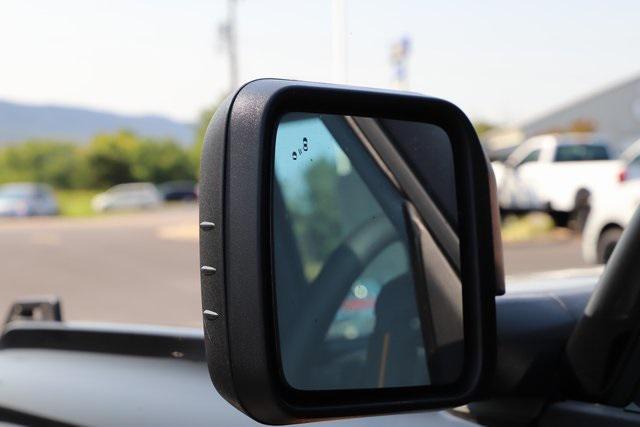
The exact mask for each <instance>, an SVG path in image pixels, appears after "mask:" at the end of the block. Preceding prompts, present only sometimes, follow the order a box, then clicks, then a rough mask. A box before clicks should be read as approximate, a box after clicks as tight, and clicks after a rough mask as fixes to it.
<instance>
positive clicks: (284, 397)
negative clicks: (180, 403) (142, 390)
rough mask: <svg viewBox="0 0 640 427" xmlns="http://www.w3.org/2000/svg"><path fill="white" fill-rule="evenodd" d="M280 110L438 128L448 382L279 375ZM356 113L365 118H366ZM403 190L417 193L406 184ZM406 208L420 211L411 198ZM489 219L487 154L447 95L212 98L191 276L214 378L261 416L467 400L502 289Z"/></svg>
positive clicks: (497, 243)
mask: <svg viewBox="0 0 640 427" xmlns="http://www.w3.org/2000/svg"><path fill="white" fill-rule="evenodd" d="M287 113H314V114H316V113H318V114H329V115H344V116H348V117H353V116H355V117H360V118H372V117H374V118H375V117H382V118H385V119H391V120H399V121H415V122H427V123H430V124H433V125H436V126H438V127H439V128H441V129H442V130H444V132H445V133H446V135H447V136H448V138H449V140H450V141H451V146H452V153H453V161H454V165H455V187H456V188H455V190H456V191H457V196H456V197H457V205H456V206H457V215H458V222H457V233H458V238H459V251H460V259H461V261H460V264H461V265H459V271H458V274H459V278H460V281H461V283H462V285H463V286H462V291H461V293H462V300H463V301H462V302H463V315H464V317H463V327H464V345H463V348H464V365H463V366H462V370H461V374H460V375H459V377H458V378H457V379H456V381H455V382H452V383H447V384H442V385H438V384H435V385H413V386H407V387H387V388H381V387H378V388H375V387H372V388H366V389H363V388H357V389H341V390H321V389H319V390H308V389H304V390H303V389H299V388H295V387H292V386H291V385H290V384H289V383H288V382H287V379H286V378H285V373H284V372H283V366H282V358H281V353H282V351H283V348H282V341H279V329H278V315H277V304H278V301H279V300H278V299H277V298H276V290H275V285H274V252H273V251H274V249H273V223H272V216H273V215H274V212H273V207H272V200H273V194H272V193H273V191H274V190H273V186H272V183H273V176H274V166H273V164H274V152H275V150H274V146H275V138H276V131H277V128H278V124H279V122H280V120H281V118H282V117H283V116H284V115H285V114H287ZM361 121H362V123H361V124H360V125H361V127H362V129H364V128H365V127H366V123H365V122H366V120H364V119H363V120H361ZM354 123H355V125H358V123H359V122H358V120H355V121H354ZM355 125H354V126H355ZM364 130H366V129H364ZM369 148H370V147H369ZM375 150H376V147H374V148H373V151H375ZM378 151H379V150H378ZM301 153H302V152H301ZM377 155H379V157H380V158H381V159H382V160H380V159H377V160H379V161H380V162H382V163H381V164H386V167H387V168H388V169H389V170H387V171H386V172H387V173H391V174H393V173H394V172H395V169H396V166H394V164H393V162H391V163H389V162H387V160H388V159H389V158H388V156H387V154H385V153H383V152H381V151H380V152H379V153H377V154H376V155H375V156H377ZM375 156H373V157H375ZM400 160H401V159H400ZM414 164H416V163H415V162H414ZM417 164H418V165H419V164H420V162H418V163H417ZM418 167H420V166H418ZM398 168H400V166H398ZM381 169H382V166H381ZM414 185H415V182H414ZM419 190H420V188H418V189H416V191H418V192H419ZM402 194H403V197H406V199H407V200H408V202H415V203H416V204H419V203H418V202H417V201H416V200H413V197H412V195H411V194H413V193H412V192H411V191H404V192H403V193H402ZM405 212H409V213H407V215H409V216H411V215H410V214H413V215H414V216H416V215H417V217H419V216H420V213H418V214H416V213H415V212H416V211H415V210H412V209H411V208H410V209H405ZM412 218H413V217H412ZM409 222H410V221H409ZM499 227H500V222H499V214H498V208H497V202H496V193H495V182H494V178H493V175H492V172H491V168H490V165H489V162H488V160H487V158H486V156H485V154H484V152H483V150H482V147H481V145H480V142H479V140H478V138H477V135H476V134H475V131H474V130H473V127H472V125H471V123H470V122H469V120H468V119H467V117H466V116H465V115H464V113H463V112H462V111H461V110H460V109H458V108H457V107H456V106H454V105H453V104H451V103H449V102H447V101H443V100H440V99H435V98H429V97H425V96H421V95H417V94H413V93H403V92H393V91H383V90H371V89H363V88H355V87H348V86H337V85H329V84H317V83H307V82H298V81H288V80H275V79H264V80H257V81H253V82H250V83H247V84H246V85H244V86H243V87H241V88H240V89H239V90H238V91H237V92H235V93H234V94H232V95H231V96H229V97H228V98H227V99H226V100H225V101H224V103H223V104H222V105H221V106H220V107H219V108H218V111H217V112H216V114H215V116H214V117H213V119H212V122H211V124H210V125H209V129H208V130H207V134H206V139H205V144H204V147H203V151H202V157H201V179H200V261H201V288H202V304H203V318H204V332H205V348H206V356H207V362H208V366H209V372H210V375H211V378H212V381H213V384H214V385H215V387H216V389H217V390H218V392H219V393H220V394H221V395H222V396H223V397H224V398H225V399H226V400H227V401H229V402H230V403H231V404H232V405H234V406H235V407H236V408H237V409H239V410H240V411H242V412H244V413H245V414H247V415H248V416H250V417H251V418H253V419H255V420H258V421H260V422H262V423H267V424H288V423H295V422H302V421H309V420H317V419H327V418H335V417H348V416H364V415H374V414H385V413H393V412H401V411H412V410H419V409H437V408H446V407H452V406H456V405H461V404H465V403H467V402H469V401H471V400H473V399H474V398H475V397H477V396H478V395H479V394H480V393H481V392H482V389H483V387H484V386H485V384H486V382H487V380H488V378H489V377H490V376H491V374H492V370H493V365H494V362H495V351H496V344H495V334H496V332H495V327H496V326H495V296H496V295H499V294H501V293H503V292H504V273H503V268H502V248H501V240H500V229H499ZM427 228H428V227H427ZM431 231H433V230H431ZM435 231H436V232H437V230H435ZM409 234H410V236H411V238H412V239H413V240H415V236H414V235H412V232H409ZM423 255H424V254H423ZM415 270H419V268H417V267H415V268H414V271H415ZM423 273H424V272H422V273H421V277H422V276H424V274H423ZM416 274H417V273H416Z"/></svg>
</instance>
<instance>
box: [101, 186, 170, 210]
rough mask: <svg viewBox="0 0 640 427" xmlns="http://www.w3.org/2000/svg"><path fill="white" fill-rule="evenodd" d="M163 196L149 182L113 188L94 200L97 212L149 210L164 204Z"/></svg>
mask: <svg viewBox="0 0 640 427" xmlns="http://www.w3.org/2000/svg"><path fill="white" fill-rule="evenodd" d="M162 201H163V198H162V194H160V192H159V191H158V189H157V188H156V186H155V185H153V184H151V183H149V182H132V183H127V184H119V185H116V186H114V187H111V188H110V189H108V190H107V191H105V192H104V193H100V194H98V195H97V196H95V197H94V198H93V200H92V201H91V206H92V207H93V209H94V210H95V211H96V212H105V211H112V210H128V209H149V208H155V207H158V206H160V205H161V204H162Z"/></svg>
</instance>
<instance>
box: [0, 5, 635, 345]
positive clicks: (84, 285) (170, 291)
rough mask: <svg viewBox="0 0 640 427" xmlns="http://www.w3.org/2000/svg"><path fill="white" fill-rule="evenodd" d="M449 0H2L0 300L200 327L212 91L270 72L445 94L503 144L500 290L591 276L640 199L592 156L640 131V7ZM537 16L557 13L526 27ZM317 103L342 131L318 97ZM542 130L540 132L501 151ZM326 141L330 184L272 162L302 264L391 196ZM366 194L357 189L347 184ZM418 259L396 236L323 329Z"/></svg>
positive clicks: (342, 320) (356, 325)
mask: <svg viewBox="0 0 640 427" xmlns="http://www.w3.org/2000/svg"><path fill="white" fill-rule="evenodd" d="M455 3H456V6H454V5H453V4H452V2H442V3H436V2H428V3H427V2H422V1H418V0H407V1H403V2H392V3H389V2H380V1H370V0H347V1H329V0H326V1H317V2H305V3H304V6H302V5H301V3H300V2H294V1H292V0H277V1H273V2H263V1H257V0H245V1H222V0H217V1H209V2H203V1H195V0H185V1H177V0H168V1H162V2H155V1H149V0H142V1H137V2H102V1H95V0H86V1H82V2H78V1H68V0H61V1H55V2H51V1H45V0H34V1H30V2H25V1H20V0H5V1H3V3H2V11H1V12H0V52H2V66H1V67H0V75H1V78H0V185H3V186H2V187H0V200H1V201H2V203H1V204H0V281H1V285H0V319H4V318H5V316H6V313H7V312H8V310H9V307H10V306H11V304H12V303H13V302H15V301H19V300H20V299H22V298H31V297H36V296H42V295H53V296H57V297H59V298H60V300H61V301H62V307H63V316H64V318H65V319H67V320H72V321H98V322H116V323H144V324H157V325H171V326H187V327H194V328H200V329H201V328H202V305H201V291H200V271H199V253H198V232H199V231H198V219H199V217H198V206H197V203H198V202H197V200H198V196H199V194H198V191H199V185H198V183H199V179H200V170H199V169H200V164H199V161H200V152H201V149H202V146H203V141H204V136H205V133H206V130H207V126H208V125H209V122H210V120H211V118H212V116H213V114H214V113H215V111H216V110H217V107H218V106H219V105H220V103H221V102H222V101H223V100H224V99H225V97H227V96H228V95H229V94H231V93H233V92H234V91H235V90H236V89H237V88H238V87H240V86H241V85H242V84H243V83H244V82H247V81H250V80H254V79H257V78H262V77H279V78H289V79H297V80H310V81H321V82H330V83H338V84H350V85H358V86H366V87H375V88H383V89H392V90H405V91H410V92H417V93H423V94H430V95H433V96H435V97H438V98H443V99H447V100H450V101H452V102H453V103H455V104H456V105H457V106H459V107H460V108H461V109H462V110H463V111H464V112H465V114H466V115H467V116H468V117H469V119H470V121H471V122H472V124H473V126H474V128H475V130H476V131H477V133H478V136H479V139H480V140H481V142H482V144H483V147H484V149H485V151H486V153H487V154H488V155H489V156H490V158H491V159H492V160H494V161H493V163H492V167H493V168H494V169H493V171H494V174H495V177H496V188H497V199H498V201H499V205H500V211H501V215H502V219H501V224H500V225H501V230H502V238H503V242H504V261H505V263H504V264H505V269H506V274H507V286H508V289H516V288H517V287H518V286H519V285H518V283H521V279H523V278H524V277H530V276H531V275H537V274H548V275H551V276H552V277H554V278H555V279H556V280H560V279H558V277H563V278H564V277H574V276H576V275H583V274H586V275H589V277H597V275H598V274H599V270H598V267H597V266H599V265H601V264H602V263H604V262H606V261H607V260H608V258H609V257H610V256H611V253H612V252H613V248H614V247H615V244H616V243H617V241H618V239H619V236H620V234H621V232H622V230H623V229H624V228H625V227H626V226H627V224H628V221H629V219H630V217H631V215H632V213H633V211H634V210H635V208H636V204H637V201H639V200H640V191H638V190H637V189H636V187H640V185H638V183H640V167H638V165H637V164H635V163H637V162H634V164H625V163H623V162H622V161H621V162H617V161H612V162H591V161H592V160H598V161H599V160H607V159H610V155H609V153H618V152H622V151H623V150H625V149H627V148H629V147H630V146H631V145H633V144H632V142H633V141H636V140H638V139H639V138H640V108H639V104H638V94H639V93H640V92H639V88H640V77H638V72H640V68H639V67H638V66H637V65H634V62H633V60H632V59H633V58H635V57H637V52H636V51H637V48H636V45H637V43H635V42H636V41H639V39H638V37H637V34H640V32H639V31H638V30H636V28H637V17H638V12H640V6H638V5H636V4H631V3H629V4H626V5H625V7H610V8H605V7H602V6H601V5H600V6H599V5H598V4H596V3H593V4H592V3H584V2H581V3H577V2H575V4H574V3H571V5H568V6H566V7H562V8H560V7H557V5H556V3H555V2H551V1H549V0H545V1H543V4H542V5H540V4H538V3H537V2H536V4H535V5H532V4H529V5H525V4H522V5H519V8H520V9H523V10H519V11H518V12H519V13H512V12H513V11H510V10H509V8H505V7H504V6H505V3H504V2H482V3H479V2H473V1H468V0H465V1H462V2H455ZM634 12H636V13H634ZM531 23H536V26H537V27H540V28H544V31H543V32H540V31H527V30H525V29H528V28H531ZM603 25H604V27H603ZM594 28H598V29H601V31H597V32H594V31H593V29H594ZM577 47H580V48H577ZM612 47H614V48H615V49H613V50H612ZM612 52H614V53H616V54H615V55H614V54H612ZM594 64H596V65H598V66H594ZM599 65H602V66H599ZM470 70H473V71H472V72H471V71H470ZM303 111H307V110H303ZM312 124H313V126H311V125H309V126H310V128H311V129H313V130H314V131H316V132H317V133H318V134H319V135H322V137H323V138H324V137H325V136H326V135H327V134H328V133H330V132H329V130H327V129H330V126H328V125H327V123H326V118H325V121H322V120H321V119H320V118H315V119H313V123H312ZM290 125H291V126H294V125H293V124H290ZM380 125H381V127H382V129H383V131H384V132H385V133H386V134H387V135H389V136H391V137H393V136H398V137H400V136H401V138H399V139H401V140H403V141H407V144H406V146H402V147H398V150H399V151H400V152H401V153H402V154H403V156H405V157H406V158H407V159H408V163H410V165H411V166H415V165H420V166H424V167H423V169H424V170H427V169H428V170H429V171H434V173H433V174H430V175H429V176H428V177H424V180H425V182H426V183H427V184H426V185H427V186H429V187H433V188H429V190H430V191H432V193H433V200H434V203H435V205H436V206H437V207H438V208H439V209H440V210H441V211H442V213H443V216H444V218H445V220H446V222H447V224H448V225H450V226H451V227H458V226H460V224H458V223H457V212H458V211H457V210H458V206H457V204H456V201H455V200H448V199H447V197H446V196H447V195H450V192H449V191H448V190H449V188H450V187H451V186H452V184H451V182H453V177H452V176H450V175H448V174H447V172H446V171H444V170H443V169H442V166H443V163H444V162H442V161H441V159H442V158H443V157H442V156H443V155H444V154H443V153H440V154H438V155H437V156H431V155H429V153H426V152H424V151H421V150H420V149H419V147H417V146H416V145H415V144H413V143H412V141H413V139H412V138H413V137H415V138H418V139H419V138H420V132H421V130H419V129H415V131H414V130H409V129H410V128H409V127H406V126H404V125H403V126H402V127H399V126H396V125H395V124H394V121H393V120H385V121H383V122H381V123H380ZM422 131H424V130H422ZM282 132H288V131H287V128H286V127H285V128H283V131H282ZM400 133H402V135H400ZM404 133H407V134H404ZM575 135H587V137H585V138H584V139H581V138H580V137H575ZM595 135H597V136H595ZM600 135H602V136H603V137H602V139H600ZM532 138H534V139H537V138H541V139H540V141H543V142H541V143H540V145H536V146H535V147H536V148H540V149H539V150H538V149H536V150H535V151H532V152H528V153H527V154H528V156H526V158H525V156H524V155H523V157H522V158H518V160H522V162H520V163H515V162H514V164H505V163H504V162H505V161H506V159H507V156H508V154H510V153H512V152H514V150H517V148H518V147H521V146H522V144H523V142H524V141H527V140H530V139H532ZM554 138H555V139H554ZM547 140H553V144H549V146H553V147H555V145H556V143H557V142H560V145H559V146H558V148H557V151H556V150H553V149H549V150H547V149H546V148H547V147H548V146H547V145H545V144H546V142H544V141H547ZM572 141H578V142H576V143H570V142H572ZM452 142H456V141H455V138H454V137H453V136H452ZM604 142H606V144H605V143H604ZM638 144H640V143H637V144H636V145H635V149H634V148H632V149H631V151H629V152H634V153H637V152H640V151H638V150H640V148H639V147H640V146H639V145H638ZM453 145H454V147H455V146H456V144H453ZM542 147H545V148H544V149H542ZM634 150H635V151H634ZM346 154H349V153H346ZM447 155H450V154H447ZM347 157H348V156H347ZM322 159H323V161H322V162H318V165H317V166H316V167H317V170H320V169H321V168H322V167H324V168H325V169H326V170H328V171H335V174H334V175H335V176H332V178H326V179H317V181H314V185H316V186H317V188H316V187H313V188H310V187H308V186H307V185H306V183H305V181H304V179H303V177H302V175H299V176H296V175H294V174H293V172H291V171H287V170H277V171H276V172H277V173H278V178H279V179H282V180H283V182H284V181H285V180H286V184H287V185H286V186H285V185H283V188H282V197H283V200H284V202H286V203H288V204H289V205H290V206H292V210H291V212H292V218H291V219H290V221H291V223H292V224H293V225H292V226H293V227H297V229H296V230H294V231H297V232H298V235H297V239H298V240H296V241H295V244H296V245H298V246H299V247H300V253H301V255H300V257H301V259H300V260H297V261H296V262H297V263H298V264H300V265H301V266H302V267H301V268H300V270H301V271H299V272H295V273H296V274H297V275H298V276H299V277H301V278H302V279H301V280H303V281H304V283H312V282H313V280H314V279H315V278H316V277H317V275H318V274H319V271H321V269H322V267H323V266H324V264H325V263H326V262H327V257H328V254H329V253H331V251H332V250H333V249H335V248H336V247H338V246H339V245H340V244H341V242H342V240H344V239H345V238H346V237H347V236H348V235H349V233H350V232H351V231H352V229H353V228H354V227H356V226H359V225H360V222H361V221H362V219H363V218H364V217H360V216H358V215H361V212H362V211H366V212H369V211H370V212H374V213H376V212H378V211H380V210H381V209H382V208H381V207H379V206H378V205H377V202H376V201H375V200H373V199H372V198H371V197H369V196H368V194H367V192H366V191H364V190H360V189H359V187H358V185H356V184H360V181H359V180H358V179H359V178H358V176H357V174H356V173H355V171H356V169H355V168H350V165H349V162H347V161H345V153H344V152H342V151H340V150H338V149H332V150H329V149H327V151H326V152H325V153H323V156H322ZM614 160H615V159H614ZM298 163H300V162H298ZM427 166H428V167H427ZM415 169H416V170H421V168H418V167H416V168H415ZM316 173H319V172H316ZM347 177H350V181H347ZM420 178H422V177H420ZM434 178H437V179H436V180H434ZM338 179H340V180H342V181H340V183H342V182H343V181H344V182H347V183H348V184H344V185H342V184H338V183H337V182H338V181H337V180H338ZM429 180H434V182H430V181H429ZM436 181H437V182H436ZM443 183H444V184H443ZM634 184H635V185H634ZM4 185H7V186H4ZM346 185H350V186H352V187H347V186H346ZM42 189H46V191H41V190H42ZM334 189H337V190H335V191H334ZM311 190H313V191H319V192H324V193H326V194H324V193H323V197H325V199H323V202H322V203H318V206H320V207H323V208H327V209H328V208H329V207H331V206H334V205H340V206H343V205H344V206H348V207H349V208H348V209H346V208H342V209H343V210H344V211H345V212H347V214H348V215H347V214H345V215H344V218H347V219H349V221H352V222H349V221H347V220H346V219H344V218H342V217H341V219H344V221H342V225H341V226H340V227H337V226H335V224H334V225H333V226H332V224H331V223H327V224H320V223H315V222H314V218H313V217H312V216H310V214H309V213H308V212H307V211H305V207H307V206H306V205H305V204H304V203H303V202H302V201H301V200H303V197H302V196H305V195H306V196H305V197H308V196H309V194H310V193H311ZM338 190H340V192H338ZM349 191H351V193H348V192H349ZM344 194H348V196H344ZM340 197H342V198H340ZM27 199H28V200H27ZM343 199H348V200H343ZM15 200H17V202H14V201H15ZM356 201H358V202H359V204H358V207H359V208H360V210H358V209H356V208H354V207H352V206H351V205H349V204H348V203H347V202H350V203H355V202H356ZM296 202H297V204H296ZM307 203H308V202H307ZM289 205H287V206H289ZM293 208H296V209H293ZM365 208H367V209H365ZM341 212H342V211H341ZM305 215H306V216H305ZM330 219H331V218H330ZM331 220H332V221H335V220H336V219H335V218H334V219H331ZM310 224H311V225H310ZM303 227H306V228H305V230H307V229H308V230H307V231H305V233H302V231H301V229H302V228H303ZM312 232H313V233H316V234H313V233H312ZM389 258H393V259H394V262H388V261H386V259H389ZM287 261H288V260H287ZM291 264H294V263H293V261H292V262H291V263H290V264H288V265H291ZM34 266H37V268H35V267H34ZM594 267H595V269H594ZM408 268H409V267H408V266H407V260H406V259H405V256H404V254H403V253H402V251H401V250H400V249H398V247H392V248H390V249H389V252H388V253H385V254H383V255H382V256H381V258H380V259H379V260H378V261H375V263H373V264H372V265H371V266H369V269H368V270H366V271H365V272H364V273H363V274H362V277H360V278H359V279H358V281H357V283H356V282H354V286H353V290H352V291H351V294H350V298H349V299H348V300H347V301H346V302H345V305H344V307H342V308H341V311H340V312H339V313H338V316H337V317H338V318H337V320H336V323H335V326H334V327H332V329H331V330H330V332H329V333H330V334H331V335H333V336H336V337H348V336H355V335H359V336H366V335H367V333H368V331H370V329H371V328H372V321H371V317H370V316H369V314H370V312H371V310H372V301H373V299H374V298H375V297H376V296H377V295H378V294H379V293H381V292H382V291H383V289H384V288H383V285H384V283H386V282H388V281H389V280H390V279H391V278H393V277H396V276H398V275H400V274H401V273H402V272H403V271H404V270H406V269H408ZM293 273H294V272H292V273H291V274H293ZM562 280H564V279H562ZM562 280H560V281H562ZM536 283H538V282H536ZM354 313H355V314H354ZM353 319H355V320H353Z"/></svg>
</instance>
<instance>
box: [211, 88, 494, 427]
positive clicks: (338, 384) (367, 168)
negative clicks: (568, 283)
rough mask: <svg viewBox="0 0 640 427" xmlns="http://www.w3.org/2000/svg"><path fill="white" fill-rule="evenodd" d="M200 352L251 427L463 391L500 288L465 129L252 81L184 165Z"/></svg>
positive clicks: (471, 140) (444, 117) (417, 403)
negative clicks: (189, 174) (196, 218)
mask: <svg viewBox="0 0 640 427" xmlns="http://www.w3.org/2000/svg"><path fill="white" fill-rule="evenodd" d="M200 221H201V223H200V229H201V231H200V260H201V272H202V280H201V285H202V302H203V310H204V331H205V347H206V355H207V361H208V365H209V372H210V374H211V378H212V380H213V383H214V385H215V387H216V389H217V390H218V392H219V393H220V394H221V395H222V396H223V397H224V398H225V399H226V400H228V401H229V402H230V403H231V404H232V405H234V406H235V407H236V408H238V409H239V410H241V411H242V412H244V413H246V414H247V415H248V416H250V417H252V418H254V419H256V420H258V421H260V422H263V423H268V424H287V423H294V422H301V421H308V420H311V419H326V418H335V417H347V416H358V415H361V416H364V415H374V414H383V413H391V412H400V411H411V410H417V409H435V408H445V407H451V406H455V405H460V404H464V403H467V402H469V401H471V400H472V399H474V397H476V396H478V393H480V392H481V390H482V387H483V385H484V384H485V382H486V379H487V378H488V377H489V376H490V374H491V370H492V366H493V364H494V360H495V295H496V294H500V293H502V292H503V288H504V285H503V276H504V275H503V271H502V252H501V241H500V231H499V219H498V209H497V204H496V200H495V182H494V180H493V177H492V175H491V171H490V166H489V163H488V160H487V158H486V157H485V155H484V152H483V150H482V148H481V145H480V143H479V141H478V138H477V136H476V134H475V132H474V130H473V127H472V126H471V124H470V122H469V120H468V119H467V117H466V116H465V115H464V113H462V111H460V110H459V109H458V108H457V107H455V106H454V105H452V104H450V103H448V102H446V101H443V100H439V99H434V98H428V97H424V96H420V95H416V94H409V93H402V92H390V91H376V90H370V89H362V88H354V87H347V86H334V85H326V84H315V83H305V82H295V81H287V80H257V81H254V82H251V83H248V84H246V85H245V86H243V87H242V88H241V89H239V90H238V91H237V92H236V93H235V94H233V95H231V96H230V97H229V98H227V100H226V101H225V102H224V103H223V105H222V106H221V107H220V108H219V109H218V111H217V113H216V114H215V116H214V118H213V119H212V122H211V124H210V126H209V129H208V131H207V135H206V141H205V145H204V148H203V153H202V160H201V181H200Z"/></svg>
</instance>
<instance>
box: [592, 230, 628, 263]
mask: <svg viewBox="0 0 640 427" xmlns="http://www.w3.org/2000/svg"><path fill="white" fill-rule="evenodd" d="M621 235H622V229H621V228H618V227H612V228H608V229H606V230H604V231H603V232H602V234H601V235H600V238H599V239H598V250H597V256H598V263H599V264H606V263H607V261H609V258H611V254H612V253H613V250H614V249H615V247H616V244H617V243H618V240H620V236H621Z"/></svg>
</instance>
